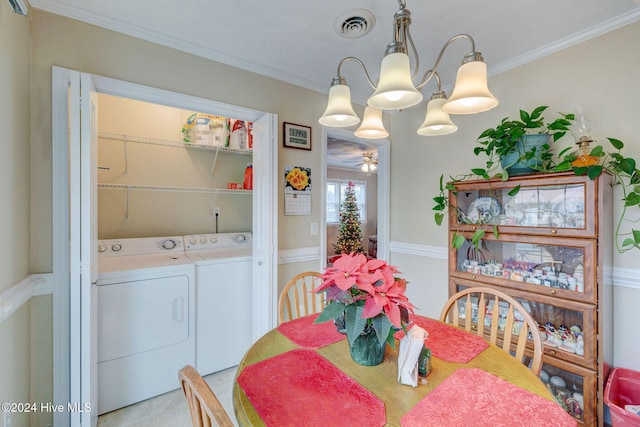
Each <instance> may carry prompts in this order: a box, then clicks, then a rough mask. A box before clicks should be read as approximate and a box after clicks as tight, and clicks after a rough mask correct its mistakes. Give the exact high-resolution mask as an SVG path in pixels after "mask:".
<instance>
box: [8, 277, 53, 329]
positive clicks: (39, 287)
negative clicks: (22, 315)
mask: <svg viewBox="0 0 640 427" xmlns="http://www.w3.org/2000/svg"><path fill="white" fill-rule="evenodd" d="M52 293H53V274H51V273H45V274H32V275H30V276H29V277H27V278H26V279H24V280H22V281H20V282H18V283H16V284H15V285H13V286H12V287H10V288H9V289H7V290H6V291H4V292H3V293H2V295H0V323H2V322H4V321H5V319H7V318H8V317H9V316H11V315H12V314H13V313H15V312H16V311H17V310H18V309H19V308H20V307H22V305H23V304H25V303H27V302H29V300H30V299H31V297H33V296H38V295H49V294H52Z"/></svg>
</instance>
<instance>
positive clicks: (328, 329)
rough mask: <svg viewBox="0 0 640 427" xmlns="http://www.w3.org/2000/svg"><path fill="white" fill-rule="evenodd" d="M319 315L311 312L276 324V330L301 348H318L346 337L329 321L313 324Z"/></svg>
mask: <svg viewBox="0 0 640 427" xmlns="http://www.w3.org/2000/svg"><path fill="white" fill-rule="evenodd" d="M319 315H320V314H313V315H311V316H305V317H300V318H298V319H294V320H291V321H289V322H285V323H282V324H280V325H279V326H278V332H280V333H281V334H282V335H284V336H285V337H287V338H289V339H290V340H291V341H292V342H293V343H294V344H296V345H298V346H299V347H303V348H320V347H324V346H325V345H329V344H333V343H334V342H337V341H340V340H342V339H345V338H346V337H347V336H346V335H344V334H341V333H339V332H338V331H337V329H336V326H335V325H334V324H333V322H331V321H328V322H323V323H318V324H314V323H313V322H314V321H315V320H316V318H317V317H318V316H319Z"/></svg>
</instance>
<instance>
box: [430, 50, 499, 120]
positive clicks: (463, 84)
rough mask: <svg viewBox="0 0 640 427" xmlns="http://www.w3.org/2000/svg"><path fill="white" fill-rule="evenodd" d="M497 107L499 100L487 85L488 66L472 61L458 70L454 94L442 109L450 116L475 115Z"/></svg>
mask: <svg viewBox="0 0 640 427" xmlns="http://www.w3.org/2000/svg"><path fill="white" fill-rule="evenodd" d="M496 105H498V100H497V99H496V97H495V96H493V94H492V93H491V92H489V86H488V85H487V64H485V63H484V62H482V61H471V62H467V63H466V64H462V65H461V66H460V68H458V75H457V77H456V84H455V86H454V88H453V93H452V94H451V96H450V97H449V101H447V103H446V104H444V106H443V107H442V109H443V110H444V111H446V112H447V113H449V114H475V113H482V112H483V111H487V110H490V109H492V108H493V107H495V106H496Z"/></svg>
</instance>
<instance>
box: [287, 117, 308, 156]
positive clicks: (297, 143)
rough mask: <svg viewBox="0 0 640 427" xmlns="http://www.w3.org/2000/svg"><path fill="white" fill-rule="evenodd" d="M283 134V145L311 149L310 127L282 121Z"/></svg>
mask: <svg viewBox="0 0 640 427" xmlns="http://www.w3.org/2000/svg"><path fill="white" fill-rule="evenodd" d="M283 135H284V140H283V143H284V146H285V147H289V148H298V149H300V150H311V128H310V127H309V126H302V125H296V124H293V123H287V122H284V132H283Z"/></svg>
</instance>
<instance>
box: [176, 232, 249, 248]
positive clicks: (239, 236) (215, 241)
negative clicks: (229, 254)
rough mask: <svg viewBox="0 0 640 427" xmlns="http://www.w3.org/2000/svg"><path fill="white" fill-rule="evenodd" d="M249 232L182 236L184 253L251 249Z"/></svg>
mask: <svg viewBox="0 0 640 427" xmlns="http://www.w3.org/2000/svg"><path fill="white" fill-rule="evenodd" d="M252 245H253V242H252V236H251V232H248V231H247V232H241V233H215V234H192V235H188V236H184V250H185V251H201V250H211V249H232V248H244V247H249V248H250V247H251V246H252Z"/></svg>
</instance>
